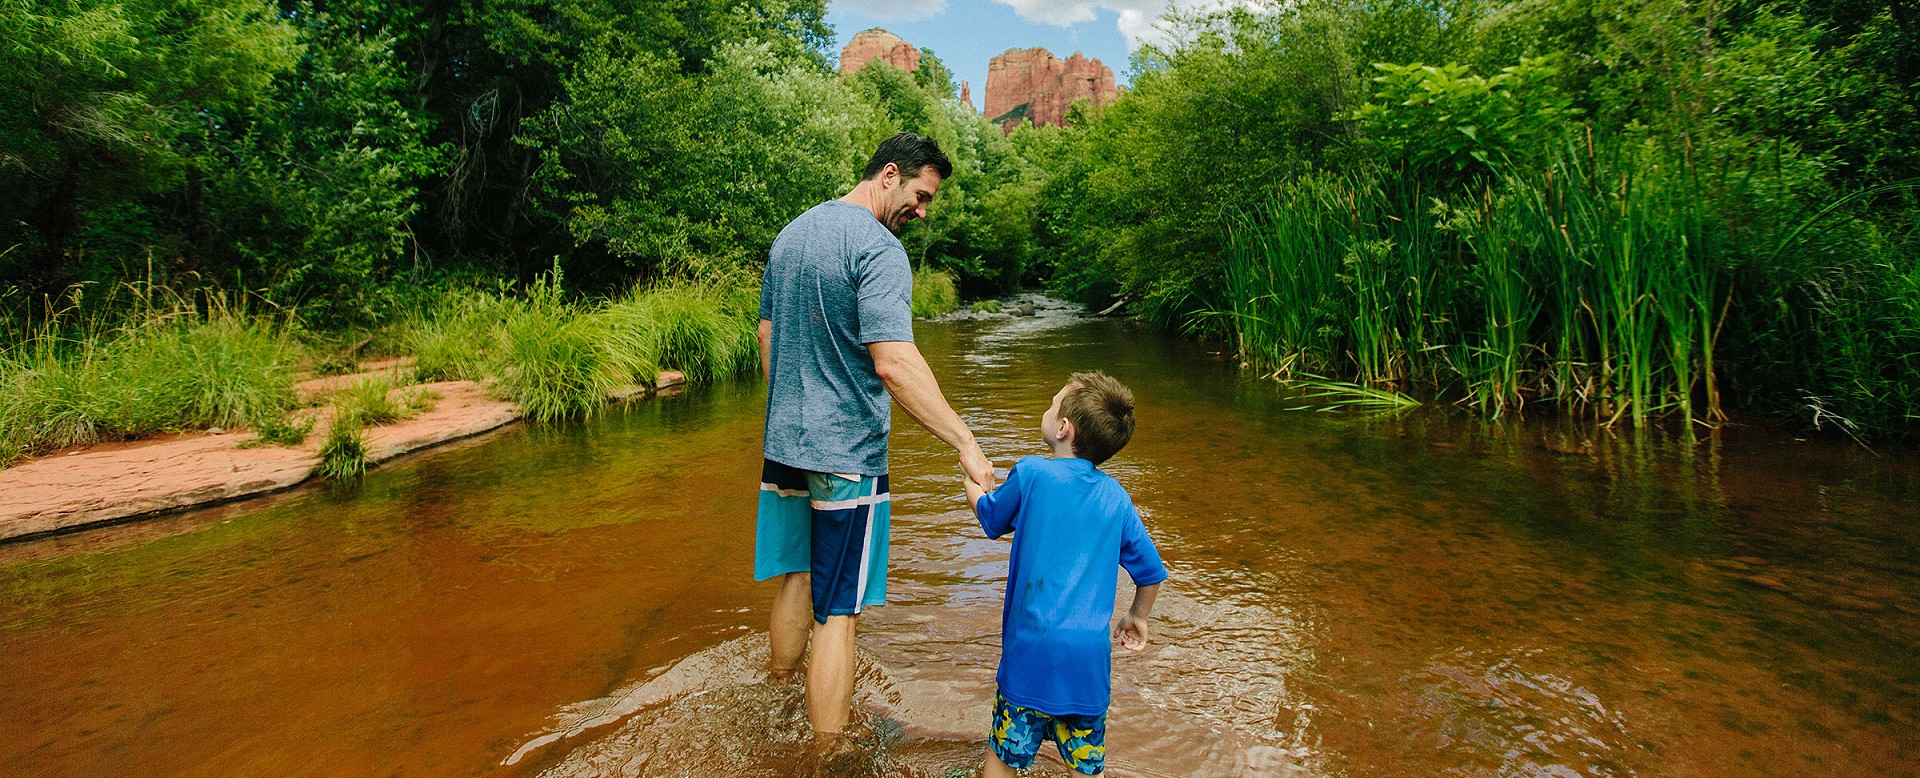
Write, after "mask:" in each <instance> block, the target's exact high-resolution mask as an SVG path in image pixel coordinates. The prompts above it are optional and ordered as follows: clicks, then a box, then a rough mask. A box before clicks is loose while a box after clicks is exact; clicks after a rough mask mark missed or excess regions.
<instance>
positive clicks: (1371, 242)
mask: <svg viewBox="0 0 1920 778" xmlns="http://www.w3.org/2000/svg"><path fill="white" fill-rule="evenodd" d="M1396 186H1404V184H1398V183H1393V184H1383V183H1381V182H1380V181H1378V180H1375V179H1371V178H1365V177H1336V176H1320V177H1310V178H1303V179H1300V180H1297V181H1294V182H1292V183H1291V184H1290V185H1288V186H1287V187H1286V188H1285V189H1283V190H1282V192H1281V193H1280V194H1279V196H1278V197H1276V198H1275V199H1273V200H1272V201H1270V202H1268V203H1266V204H1264V205H1262V206H1260V207H1258V208H1256V209H1255V210H1254V211H1253V212H1252V213H1250V214H1248V215H1247V216H1246V217H1245V218H1243V219H1242V220H1241V221H1240V223H1239V224H1238V225H1237V226H1236V229H1235V231H1234V233H1233V236H1232V246H1233V251H1232V254H1231V256H1230V258H1229V261H1228V263H1227V272H1226V273H1225V282H1226V288H1227V295H1228V297H1227V299H1228V300H1230V301H1231V306H1230V310H1228V311H1225V312H1223V313H1224V314H1226V315H1227V316H1229V317H1230V318H1231V320H1232V321H1233V322H1234V324H1235V331H1236V333H1237V335H1238V337H1239V340H1240V348H1241V350H1242V351H1243V352H1244V353H1245V354H1246V355H1247V356H1248V358H1250V359H1251V360H1253V361H1255V362H1257V363H1259V364H1261V365H1263V366H1265V367H1267V368H1268V369H1270V370H1273V371H1274V372H1276V373H1280V374H1288V373H1295V372H1307V373H1325V374H1329V375H1342V376H1352V377H1354V378H1355V380H1356V382H1357V383H1360V384H1362V385H1366V386H1379V387H1383V388H1395V387H1398V388H1412V387H1420V388H1424V389H1427V390H1430V391H1435V392H1440V393H1451V394H1453V395H1454V396H1455V397H1457V398H1458V400H1459V401H1460V402H1462V403H1464V404H1468V405H1471V406H1474V407H1477V408H1480V409H1482V410H1484V411H1486V412H1487V413H1489V414H1491V415H1495V416H1498V415H1501V414H1505V413H1512V412H1517V411H1519V410H1520V409H1522V408H1523V407H1524V405H1525V404H1526V403H1527V402H1528V401H1529V399H1544V400H1547V401H1549V402H1550V403H1552V404H1554V405H1557V406H1559V407H1562V408H1565V409H1569V410H1575V411H1581V412H1587V413H1590V414H1593V415H1594V416H1596V417H1598V418H1600V419H1601V420H1603V421H1606V422H1608V423H1613V422H1617V421H1620V420H1622V419H1626V420H1630V422H1631V423H1632V424H1634V425H1635V426H1639V425H1644V424H1646V423H1647V422H1648V421H1649V420H1651V419H1654V418H1658V417H1660V416H1665V415H1676V416H1679V417H1681V418H1684V419H1689V420H1706V419H1710V418H1715V417H1717V415H1718V413H1719V408H1718V394H1717V392H1716V387H1715V383H1714V362H1713V346H1714V338H1713V335H1714V331H1713V321H1712V313H1713V311H1714V309H1715V303H1716V301H1718V300H1720V299H1722V296H1723V295H1724V290H1725V287H1726V283H1725V281H1724V280H1723V277H1722V276H1723V273H1722V268H1723V267H1724V266H1725V257H1724V256H1723V254H1722V247H1721V245H1720V242H1719V241H1718V240H1717V233H1716V231H1715V228H1714V225H1713V224H1712V222H1711V220H1710V219H1709V217H1708V216H1707V214H1706V212H1705V209H1704V206H1703V204H1704V203H1705V202H1706V200H1707V198H1708V192H1707V191H1706V190H1705V188H1704V187H1703V185H1702V184H1701V183H1700V182H1699V181H1697V180H1696V179H1695V178H1694V177H1693V175H1692V174H1691V172H1690V171H1688V170H1686V169H1685V168H1684V167H1683V166H1673V165H1660V164H1656V163H1650V162H1646V161H1644V160H1639V159H1635V158H1632V157H1629V156H1626V155H1617V156H1614V157H1611V158H1605V159H1599V158H1595V157H1592V156H1585V155H1581V154H1578V153H1575V150H1571V149H1570V150H1569V151H1568V153H1564V154H1561V155H1560V156H1559V157H1558V158H1557V159H1556V161H1555V162H1554V164H1553V165H1552V166H1551V167H1550V168H1549V169H1547V170H1546V171H1544V172H1543V173H1540V172H1536V173H1531V174H1527V175H1520V174H1514V175H1510V176H1507V177H1504V178H1502V179H1500V180H1498V181H1495V182H1490V183H1488V184H1486V185H1484V186H1483V187H1482V188H1481V189H1480V190H1479V191H1477V192H1462V193H1455V194H1453V195H1451V196H1448V197H1444V198H1440V197H1433V196H1431V193H1422V192H1420V191H1419V190H1418V188H1417V187H1416V188H1413V189H1412V190H1411V191H1405V190H1401V189H1396V188H1395V187H1396Z"/></svg>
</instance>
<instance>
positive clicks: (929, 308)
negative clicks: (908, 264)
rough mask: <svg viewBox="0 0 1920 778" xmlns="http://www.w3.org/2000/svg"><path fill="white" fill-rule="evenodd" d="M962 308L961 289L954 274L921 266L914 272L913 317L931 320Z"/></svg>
mask: <svg viewBox="0 0 1920 778" xmlns="http://www.w3.org/2000/svg"><path fill="white" fill-rule="evenodd" d="M959 307H960V288H959V286H958V285H956V284H955V282H954V278H953V274H952V273H949V272H947V271H945V270H935V269H933V268H930V267H926V266H921V268H920V269H919V270H915V271H913V316H914V318H916V319H929V318H932V317H935V316H940V315H943V314H947V313H952V312H953V311H954V310H955V309H957V308H959Z"/></svg>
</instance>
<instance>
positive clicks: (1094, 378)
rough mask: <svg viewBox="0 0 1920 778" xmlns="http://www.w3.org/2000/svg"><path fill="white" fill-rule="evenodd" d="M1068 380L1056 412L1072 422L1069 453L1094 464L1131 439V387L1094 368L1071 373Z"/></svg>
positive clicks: (1106, 458) (1118, 450)
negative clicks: (1064, 393)
mask: <svg viewBox="0 0 1920 778" xmlns="http://www.w3.org/2000/svg"><path fill="white" fill-rule="evenodd" d="M1069 383H1072V384H1073V386H1074V389H1073V391H1071V392H1068V393H1067V396H1066V398H1065V399H1062V400H1061V401H1060V415H1061V416H1064V417H1066V419H1067V420H1068V421H1071V422H1073V454H1074V456H1077V457H1080V458H1081V459H1085V460H1087V461H1089V462H1092V463H1094V464H1095V465H1098V464H1100V463H1101V462H1105V461H1107V460H1108V459H1109V458H1111V457H1112V456H1113V455H1114V454H1118V453H1120V449H1122V448H1125V447H1126V445H1127V441H1129V440H1132V439H1133V390H1132V389H1128V388H1127V387H1126V386H1125V385H1123V384H1121V383H1120V382H1119V381H1116V380H1114V378H1113V377H1112V376H1110V375H1107V374H1106V373H1102V372H1100V371H1098V370H1095V371H1093V372H1091V373H1074V374H1073V378H1072V380H1071V381H1070V382H1069Z"/></svg>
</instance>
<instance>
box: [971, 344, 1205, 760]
mask: <svg viewBox="0 0 1920 778" xmlns="http://www.w3.org/2000/svg"><path fill="white" fill-rule="evenodd" d="M1040 437H1041V439H1042V440H1045V441H1046V444H1047V447H1048V448H1050V449H1052V450H1053V458H1052V459H1047V458H1044V457H1037V456H1030V457H1026V458H1024V459H1021V460H1020V462H1019V463H1018V464H1015V465H1014V466H1013V470H1012V471H1011V472H1009V473H1007V480H1006V483H1004V484H1002V485H1001V486H1000V488H998V489H996V490H994V491H993V493H992V494H984V493H982V492H981V489H980V487H979V485H977V484H975V483H973V482H972V481H971V480H968V482H967V501H968V502H969V503H971V504H972V505H973V511H974V514H975V515H976V516H978V517H979V519H980V528H981V529H982V530H985V531H986V533H987V537H989V538H998V537H1000V536H1002V535H1005V534H1007V533H1008V532H1012V533H1013V558H1012V560H1011V562H1010V564H1009V565H1008V569H1007V601H1006V607H1005V609H1004V610H1003V611H1002V612H1001V616H1000V634H1001V639H1000V672H999V674H998V675H997V676H996V677H995V680H996V681H997V682H998V684H999V687H1000V688H999V693H998V694H996V695H995V696H994V700H993V728H992V730H991V731H990V732H989V733H988V755H987V771H986V775H987V778H1000V777H1001V776H1006V777H1007V778H1011V776H1013V774H1014V772H1013V771H1014V770H1021V769H1025V768H1027V767H1028V766H1029V765H1031V764H1033V758H1034V755H1036V754H1038V753H1039V752H1040V745H1041V741H1043V740H1052V741H1054V743H1055V744H1057V745H1058V746H1059V748H1060V756H1061V757H1063V758H1065V759H1066V761H1067V764H1068V765H1069V766H1071V767H1072V768H1073V769H1075V770H1078V771H1080V772H1082V773H1085V774H1087V775H1096V774H1098V773H1099V772H1100V771H1101V769H1102V768H1103V767H1104V766H1105V763H1106V755H1107V747H1106V740H1107V703H1108V699H1109V697H1110V696H1111V693H1112V678H1111V675H1112V655H1111V651H1112V648H1111V646H1110V644H1109V643H1108V640H1109V635H1108V632H1107V624H1108V621H1109V620H1110V619H1112V618H1113V597H1114V587H1115V584H1116V582H1117V579H1118V578H1119V568H1121V567H1125V568H1126V569H1127V575H1128V576H1130V577H1132V578H1133V583H1134V586H1136V587H1138V588H1136V589H1134V593H1133V607H1132V608H1130V609H1129V610H1128V611H1127V613H1125V614H1123V615H1122V616H1121V617H1120V622H1119V624H1118V625H1117V626H1115V627H1114V629H1113V632H1112V635H1113V636H1117V637H1119V638H1120V643H1121V645H1122V646H1124V647H1126V648H1127V649H1129V650H1133V651H1139V650H1140V649H1142V648H1145V647H1146V645H1147V617H1148V616H1149V615H1150V614H1151V613H1152V612H1153V598H1154V595H1156V594H1158V593H1159V591H1160V582H1161V581H1164V580H1166V578H1167V570H1166V567H1165V566H1164V565H1162V564H1161V563H1160V552H1159V551H1158V550H1156V549H1155V548H1154V547H1153V540H1152V539H1151V538H1149V537H1147V529H1146V526H1145V525H1143V524H1141V522H1140V513H1139V511H1136V510H1134V507H1133V500H1132V499H1131V498H1129V497H1128V496H1127V490H1125V489H1122V488H1121V487H1120V483H1119V482H1118V481H1115V480H1113V477H1112V476H1109V475H1107V474H1105V473H1102V472H1100V471H1099V470H1098V469H1096V468H1097V466H1098V465H1099V464H1100V463H1101V462H1105V461H1106V460H1107V458H1108V457H1111V456H1113V455H1114V454H1115V453H1116V452H1118V451H1119V450H1120V448H1121V447H1122V446H1125V445H1127V440H1128V439H1130V438H1131V437H1133V392H1131V391H1128V389H1127V388H1126V387H1125V386H1122V385H1120V382H1119V381H1115V380H1113V379H1112V378H1109V377H1108V376H1107V375H1105V374H1103V373H1097V372H1095V373H1075V374H1073V379H1072V380H1070V381H1068V382H1067V385H1066V386H1065V387H1063V388H1061V390H1060V392H1059V393H1058V394H1055V395H1054V396H1053V406H1052V407H1050V408H1048V409H1047V412H1046V414H1045V415H1043V416H1041V417H1040Z"/></svg>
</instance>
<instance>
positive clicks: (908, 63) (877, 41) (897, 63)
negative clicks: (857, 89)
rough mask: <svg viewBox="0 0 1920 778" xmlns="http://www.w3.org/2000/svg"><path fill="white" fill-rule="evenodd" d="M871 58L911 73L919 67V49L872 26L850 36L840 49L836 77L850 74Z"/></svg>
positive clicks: (896, 36) (858, 69) (857, 70)
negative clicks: (838, 70) (837, 74)
mask: <svg viewBox="0 0 1920 778" xmlns="http://www.w3.org/2000/svg"><path fill="white" fill-rule="evenodd" d="M875 59H879V60H884V61H885V62H886V63H887V64H889V65H892V66H894V67H896V68H899V69H901V70H904V71H907V72H908V73H912V72H913V71H914V69H915V68H918V67H920V50H919V49H917V48H914V47H913V44H911V43H908V42H906V41H903V40H901V39H900V36H898V35H895V34H893V33H890V32H887V31H886V30H882V29H880V28H878V27H875V28H873V29H871V30H866V31H863V32H861V33H860V34H859V35H855V36H853V40H850V41H847V45H846V48H843V49H841V50H840V76H841V77H842V78H845V77H847V76H851V75H853V74H854V73H857V72H859V71H860V68H863V67H866V64H867V63H868V62H869V61H872V60H875Z"/></svg>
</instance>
